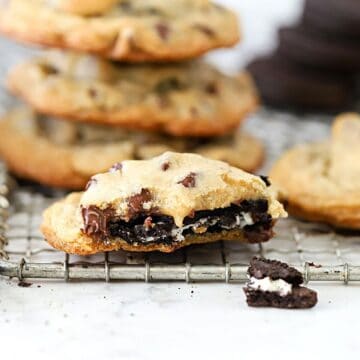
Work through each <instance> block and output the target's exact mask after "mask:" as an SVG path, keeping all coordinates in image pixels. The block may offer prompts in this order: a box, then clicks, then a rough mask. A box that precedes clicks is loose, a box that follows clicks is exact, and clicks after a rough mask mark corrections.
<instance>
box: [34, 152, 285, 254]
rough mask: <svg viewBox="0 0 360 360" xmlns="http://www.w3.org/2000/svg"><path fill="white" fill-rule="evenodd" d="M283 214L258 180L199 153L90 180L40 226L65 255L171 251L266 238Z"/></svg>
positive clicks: (130, 165)
mask: <svg viewBox="0 0 360 360" xmlns="http://www.w3.org/2000/svg"><path fill="white" fill-rule="evenodd" d="M285 216H286V212H285V211H284V209H283V207H282V205H281V204H280V203H279V202H278V201H277V200H276V198H275V193H274V192H273V190H272V188H271V187H268V186H267V184H266V183H265V182H264V181H263V180H262V179H261V178H260V177H257V176H254V175H250V174H248V173H246V172H244V171H242V170H239V169H236V168H233V167H231V166H229V165H228V164H226V163H224V162H220V161H216V160H210V159H207V158H204V157H202V156H200V155H195V154H179V153H172V152H166V153H164V154H162V155H161V156H158V157H155V158H153V159H151V160H132V161H123V162H121V163H117V164H115V165H114V166H113V167H112V168H111V169H110V171H109V172H107V173H103V174H98V175H95V176H93V177H92V179H91V181H90V182H89V184H88V186H87V190H85V191H84V192H83V193H72V194H70V195H69V196H68V197H67V198H65V199H63V200H61V201H59V202H56V203H55V204H54V205H52V206H51V207H50V208H48V209H47V210H46V211H45V213H44V221H43V224H42V227H41V229H42V232H43V234H44V236H45V238H46V239H47V241H48V242H49V243H50V244H51V245H52V246H53V247H55V248H57V249H59V250H62V251H65V252H68V253H74V254H80V255H87V254H94V253H97V252H102V251H112V250H119V249H124V250H129V251H153V250H159V251H163V252H171V251H174V250H176V249H178V248H180V247H183V246H186V245H189V244H194V243H206V242H212V241H217V240H237V241H243V242H249V243H256V242H262V241H267V240H269V239H270V238H271V236H272V235H273V231H272V227H273V225H274V223H275V221H276V220H277V219H278V218H281V217H285Z"/></svg>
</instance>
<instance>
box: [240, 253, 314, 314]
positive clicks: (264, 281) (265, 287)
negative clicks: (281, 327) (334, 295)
mask: <svg viewBox="0 0 360 360" xmlns="http://www.w3.org/2000/svg"><path fill="white" fill-rule="evenodd" d="M248 276H249V281H248V282H247V284H246V287H245V288H244V292H245V295H246V301H247V304H248V305H249V306H254V307H276V308H283V309H307V308H311V307H313V306H315V305H316V303H317V293H316V292H315V291H313V290H311V289H309V288H307V287H305V286H300V285H301V284H302V283H303V281H304V279H303V276H302V274H301V273H300V272H299V271H298V270H296V269H295V268H293V267H290V266H289V265H287V264H285V263H283V262H280V261H276V260H269V259H264V258H259V257H254V258H253V259H252V260H251V261H250V267H249V269H248Z"/></svg>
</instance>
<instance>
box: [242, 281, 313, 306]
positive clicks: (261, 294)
mask: <svg viewBox="0 0 360 360" xmlns="http://www.w3.org/2000/svg"><path fill="white" fill-rule="evenodd" d="M244 292H245V295H246V302H247V304H248V305H249V306H253V307H275V308H281V309H308V308H312V307H313V306H315V305H316V303H317V293H316V292H315V291H314V290H311V289H308V288H306V287H303V286H298V287H294V288H293V290H292V292H291V293H290V294H288V295H285V296H281V295H279V294H278V293H276V292H269V291H260V290H253V289H249V288H244Z"/></svg>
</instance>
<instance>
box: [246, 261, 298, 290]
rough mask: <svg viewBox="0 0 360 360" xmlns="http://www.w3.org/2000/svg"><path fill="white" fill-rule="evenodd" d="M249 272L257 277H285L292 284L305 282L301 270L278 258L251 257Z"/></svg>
mask: <svg viewBox="0 0 360 360" xmlns="http://www.w3.org/2000/svg"><path fill="white" fill-rule="evenodd" d="M248 273H249V275H250V276H253V277H255V278H257V279H263V278H265V277H270V278H271V279H272V280H277V279H283V280H285V281H286V282H287V283H289V284H292V285H300V284H302V283H303V282H304V279H303V276H302V274H301V272H300V271H298V270H296V269H295V268H292V267H290V266H289V265H287V264H285V263H283V262H280V261H277V260H269V259H264V258H259V257H253V258H252V259H251V261H250V267H249V269H248Z"/></svg>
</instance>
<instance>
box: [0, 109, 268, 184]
mask: <svg viewBox="0 0 360 360" xmlns="http://www.w3.org/2000/svg"><path fill="white" fill-rule="evenodd" d="M0 132H1V135H2V141H1V142H0V156H1V157H2V158H3V159H4V160H5V161H6V162H7V164H8V166H9V168H10V169H11V170H12V171H13V172H14V173H15V174H17V175H18V176H20V177H23V178H27V179H31V180H35V181H37V182H39V183H42V184H45V185H52V186H58V187H63V188H69V189H83V188H84V186H85V185H86V183H87V181H88V179H89V177H90V176H92V175H94V174H97V173H99V172H103V171H106V170H107V169H108V168H109V167H110V166H111V165H112V164H113V163H115V162H118V161H122V160H129V159H148V158H151V157H154V156H157V155H160V154H162V153H163V152H165V151H179V152H196V153H199V154H204V155H206V156H208V157H210V158H213V159H216V160H223V161H226V162H228V163H230V164H231V165H234V166H237V167H240V168H242V169H244V170H246V171H255V170H256V168H258V167H259V166H260V165H261V162H262V160H263V157H264V148H263V145H262V143H261V142H260V141H259V140H257V139H255V138H254V137H252V136H250V135H247V134H244V133H242V132H240V131H238V130H237V131H235V133H234V134H232V135H228V136H222V137H216V138H194V137H191V138H190V137H172V136H168V135H167V136H165V135H161V134H155V133H147V132H139V131H129V130H124V129H121V128H115V129H114V128H111V127H106V126H101V125H89V124H76V123H74V122H68V121H64V120H59V119H56V118H51V117H46V116H41V115H39V114H36V113H34V112H33V111H31V110H30V109H28V108H19V109H16V110H14V111H12V112H10V113H9V114H7V115H6V116H5V117H4V118H3V119H2V121H0Z"/></svg>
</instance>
